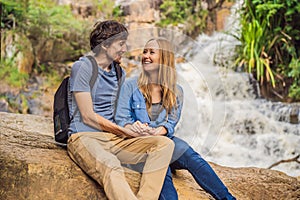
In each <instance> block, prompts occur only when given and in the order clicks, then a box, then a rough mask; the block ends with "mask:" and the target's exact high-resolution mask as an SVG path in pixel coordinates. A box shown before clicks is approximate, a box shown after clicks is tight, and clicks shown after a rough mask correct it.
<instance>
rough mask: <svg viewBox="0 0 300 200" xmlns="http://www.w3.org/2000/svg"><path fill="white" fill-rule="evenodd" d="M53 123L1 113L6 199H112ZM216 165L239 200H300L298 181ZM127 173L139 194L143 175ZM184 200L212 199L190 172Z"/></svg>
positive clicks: (1, 190) (2, 193)
mask: <svg viewBox="0 0 300 200" xmlns="http://www.w3.org/2000/svg"><path fill="white" fill-rule="evenodd" d="M52 127H53V124H52V119H51V118H47V117H41V116H37V115H21V114H11V113H4V112H0V138H1V140H0V179H1V187H0V199H6V200H15V199H18V200H22V199H30V200H34V199H43V200H48V199H49V200H53V199H65V200H74V199H91V200H96V199H106V197H105V194H104V191H103V189H102V188H101V187H100V186H99V185H98V184H97V183H96V182H95V181H93V180H92V179H91V178H89V177H88V176H87V175H86V174H85V173H84V172H83V171H81V169H80V168H79V167H78V166H77V165H76V164H74V163H73V162H72V160H71V159H70V158H69V157H68V155H67V152H66V150H65V149H64V148H61V147H59V146H57V145H56V144H55V143H54V142H53V134H52ZM211 165H212V167H213V168H214V170H215V171H216V173H217V174H218V175H219V176H220V178H221V179H222V180H223V181H224V183H225V184H226V185H227V186H228V188H229V190H230V191H231V192H232V193H233V194H234V195H235V196H236V197H237V199H243V200H247V199H249V200H250V199H289V200H292V199H295V200H296V199H299V197H300V182H299V180H297V179H296V178H295V177H290V176H287V175H286V174H284V173H282V172H279V171H274V170H268V169H260V168H254V167H251V168H229V167H223V166H219V165H216V164H214V163H211ZM125 171H126V178H127V180H128V181H129V184H130V186H131V188H132V189H133V191H134V192H136V191H137V189H138V186H139V179H140V174H138V173H137V172H132V171H129V170H125ZM174 183H175V186H176V188H177V191H178V194H179V199H212V197H211V196H210V195H209V194H207V193H206V192H205V191H204V190H203V189H201V188H200V187H199V186H198V185H197V184H196V183H195V181H194V180H193V178H192V176H191V175H190V174H189V173H188V172H186V171H177V173H176V175H174Z"/></svg>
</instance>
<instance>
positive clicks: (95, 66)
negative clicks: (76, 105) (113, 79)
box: [86, 56, 98, 90]
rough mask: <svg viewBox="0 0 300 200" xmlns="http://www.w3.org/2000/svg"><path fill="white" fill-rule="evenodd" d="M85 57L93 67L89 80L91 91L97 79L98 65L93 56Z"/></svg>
mask: <svg viewBox="0 0 300 200" xmlns="http://www.w3.org/2000/svg"><path fill="white" fill-rule="evenodd" d="M86 57H87V58H88V59H89V60H90V61H91V63H92V66H93V72H92V77H91V80H90V88H91V90H92V88H93V87H94V85H95V82H96V80H97V77H98V64H97V62H96V60H95V58H94V57H93V56H86Z"/></svg>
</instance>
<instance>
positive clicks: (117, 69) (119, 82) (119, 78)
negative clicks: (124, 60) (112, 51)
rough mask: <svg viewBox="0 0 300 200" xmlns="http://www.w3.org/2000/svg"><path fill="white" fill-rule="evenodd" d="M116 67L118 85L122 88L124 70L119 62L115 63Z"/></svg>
mask: <svg viewBox="0 0 300 200" xmlns="http://www.w3.org/2000/svg"><path fill="white" fill-rule="evenodd" d="M114 66H115V70H116V74H117V80H118V84H119V86H120V85H121V78H122V68H121V66H120V65H119V64H118V63H117V62H114Z"/></svg>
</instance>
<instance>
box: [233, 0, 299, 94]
mask: <svg viewBox="0 0 300 200" xmlns="http://www.w3.org/2000/svg"><path fill="white" fill-rule="evenodd" d="M241 17H242V18H241V25H242V29H241V37H240V40H241V46H240V47H238V54H239V55H238V56H239V57H238V58H237V62H238V63H239V64H240V65H244V66H246V68H247V69H248V71H249V72H250V73H253V74H254V75H255V77H256V78H257V79H258V80H260V82H261V83H265V82H270V83H271V84H272V85H273V87H275V85H276V76H280V77H291V78H292V79H293V83H292V86H291V88H290V96H291V97H292V98H296V97H297V96H298V97H299V89H296V88H298V87H299V79H300V69H299V59H300V47H299V46H300V2H299V1H298V0H245V2H244V5H243V9H242V11H241ZM296 90H297V91H298V92H297V91H296Z"/></svg>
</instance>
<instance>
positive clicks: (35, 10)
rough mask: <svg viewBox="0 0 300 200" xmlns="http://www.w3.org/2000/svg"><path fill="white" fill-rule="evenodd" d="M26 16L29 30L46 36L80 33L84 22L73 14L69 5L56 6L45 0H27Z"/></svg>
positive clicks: (56, 36)
mask: <svg viewBox="0 0 300 200" xmlns="http://www.w3.org/2000/svg"><path fill="white" fill-rule="evenodd" d="M26 17H27V24H28V25H29V26H28V27H29V28H30V29H29V31H30V32H31V33H33V34H34V33H40V34H42V35H39V37H41V36H44V37H46V38H62V37H63V35H64V34H65V33H70V32H78V33H81V32H82V31H83V29H84V27H85V25H84V24H86V22H85V21H80V20H78V19H76V18H75V17H74V16H73V14H72V11H71V8H70V6H66V5H64V6H62V5H60V6H58V5H56V4H55V2H54V1H47V0H29V5H28V13H27V16H26Z"/></svg>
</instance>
